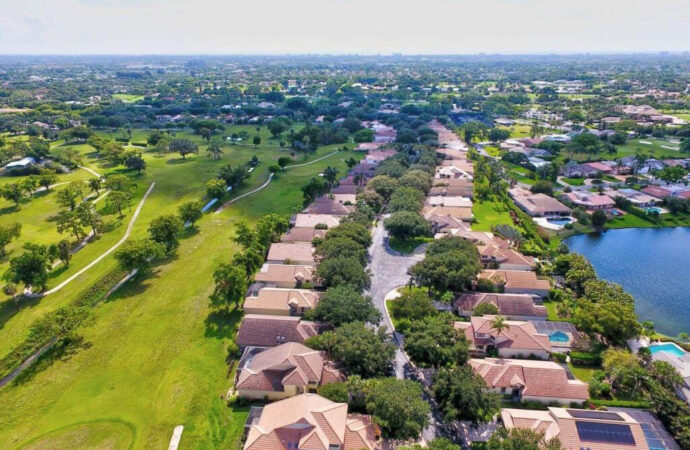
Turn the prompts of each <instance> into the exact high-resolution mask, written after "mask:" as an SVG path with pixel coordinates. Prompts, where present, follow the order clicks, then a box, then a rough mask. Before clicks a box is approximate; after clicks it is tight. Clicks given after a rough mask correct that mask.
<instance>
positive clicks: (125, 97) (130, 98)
mask: <svg viewBox="0 0 690 450" xmlns="http://www.w3.org/2000/svg"><path fill="white" fill-rule="evenodd" d="M113 98H114V99H115V100H121V101H122V102H123V103H136V102H138V101H139V100H143V99H144V96H143V95H135V94H113Z"/></svg>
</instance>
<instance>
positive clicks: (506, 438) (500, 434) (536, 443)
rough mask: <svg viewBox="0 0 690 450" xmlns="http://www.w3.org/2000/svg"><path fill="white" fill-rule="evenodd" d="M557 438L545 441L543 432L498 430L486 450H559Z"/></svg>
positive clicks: (516, 429) (522, 429) (521, 429)
mask: <svg viewBox="0 0 690 450" xmlns="http://www.w3.org/2000/svg"><path fill="white" fill-rule="evenodd" d="M562 448H563V446H562V445H561V442H560V441H559V440H558V438H551V439H546V438H545V437H544V432H543V431H535V430H532V429H530V428H517V427H516V428H511V429H510V430H508V429H505V428H499V429H498V430H497V431H496V432H495V433H494V434H492V435H491V438H490V439H489V440H488V442H487V443H486V449H487V450H561V449H562Z"/></svg>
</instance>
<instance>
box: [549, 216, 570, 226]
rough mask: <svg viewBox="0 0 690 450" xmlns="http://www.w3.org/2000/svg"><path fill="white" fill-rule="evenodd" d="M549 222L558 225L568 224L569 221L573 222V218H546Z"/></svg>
mask: <svg viewBox="0 0 690 450" xmlns="http://www.w3.org/2000/svg"><path fill="white" fill-rule="evenodd" d="M546 220H547V221H548V222H549V223H552V224H554V225H560V226H565V225H568V224H569V223H573V218H572V217H563V218H553V219H552V218H549V219H546Z"/></svg>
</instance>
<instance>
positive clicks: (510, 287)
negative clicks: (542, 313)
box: [479, 270, 551, 297]
mask: <svg viewBox="0 0 690 450" xmlns="http://www.w3.org/2000/svg"><path fill="white" fill-rule="evenodd" d="M479 278H482V279H486V280H489V281H491V282H492V283H493V284H494V285H495V286H497V287H498V288H499V289H503V292H504V293H506V294H527V295H532V296H538V297H546V296H547V295H549V289H551V285H550V284H549V281H548V280H540V279H539V278H537V274H536V273H534V272H528V271H526V270H483V271H482V272H481V273H480V274H479Z"/></svg>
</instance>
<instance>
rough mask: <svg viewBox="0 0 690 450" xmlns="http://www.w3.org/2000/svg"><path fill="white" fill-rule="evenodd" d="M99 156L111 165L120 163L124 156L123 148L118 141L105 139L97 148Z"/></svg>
mask: <svg viewBox="0 0 690 450" xmlns="http://www.w3.org/2000/svg"><path fill="white" fill-rule="evenodd" d="M99 153H100V154H101V156H102V157H103V158H104V159H105V160H107V161H108V162H109V163H110V164H112V165H113V166H117V165H118V164H120V163H122V161H123V160H124V156H125V148H124V147H123V146H122V144H120V143H119V142H115V141H107V142H106V143H105V145H103V146H102V147H101V149H100V150H99Z"/></svg>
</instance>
